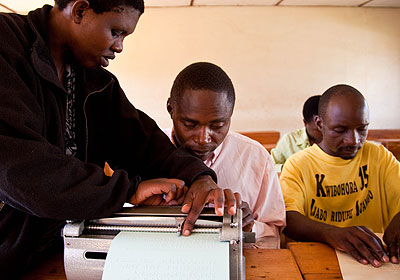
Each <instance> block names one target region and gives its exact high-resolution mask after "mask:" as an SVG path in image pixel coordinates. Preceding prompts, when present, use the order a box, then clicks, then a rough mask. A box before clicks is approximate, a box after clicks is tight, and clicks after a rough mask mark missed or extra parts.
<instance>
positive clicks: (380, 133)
mask: <svg viewBox="0 0 400 280" xmlns="http://www.w3.org/2000/svg"><path fill="white" fill-rule="evenodd" d="M367 139H368V140H371V141H375V142H379V143H381V144H382V145H383V146H385V147H386V148H387V149H388V150H389V151H391V152H392V153H393V155H394V156H395V157H396V158H397V159H398V160H400V129H370V130H368V136H367Z"/></svg>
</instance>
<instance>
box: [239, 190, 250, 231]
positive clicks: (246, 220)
mask: <svg viewBox="0 0 400 280" xmlns="http://www.w3.org/2000/svg"><path fill="white" fill-rule="evenodd" d="M236 194H237V193H235V195H236ZM240 208H241V209H242V227H243V231H246V232H250V231H251V229H252V228H253V225H254V217H253V212H252V211H251V210H250V207H249V204H248V203H247V202H244V201H242V204H241V205H240Z"/></svg>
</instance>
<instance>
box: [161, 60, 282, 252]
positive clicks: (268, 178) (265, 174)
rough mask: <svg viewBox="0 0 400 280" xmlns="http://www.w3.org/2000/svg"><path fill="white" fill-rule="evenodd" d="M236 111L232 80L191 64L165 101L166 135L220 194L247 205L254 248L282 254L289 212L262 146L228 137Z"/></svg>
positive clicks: (239, 137) (216, 70)
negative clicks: (211, 176)
mask: <svg viewBox="0 0 400 280" xmlns="http://www.w3.org/2000/svg"><path fill="white" fill-rule="evenodd" d="M234 105H235V90H234V87H233V84H232V81H231V79H230V78H229V77H228V75H227V74H226V73H225V72H224V71H223V70H222V69H221V68H220V67H219V66H217V65H215V64H212V63H208V62H197V63H193V64H191V65H189V66H187V67H186V68H185V69H183V70H182V71H181V72H180V73H179V74H178V76H177V77H176V79H175V81H174V83H173V86H172V89H171V95H170V97H169V98H168V101H167V110H168V112H169V114H170V115H171V119H172V122H173V128H172V129H170V130H165V132H166V133H167V135H168V136H170V139H171V141H172V142H173V143H174V144H175V145H176V146H177V147H184V148H185V149H186V150H188V151H189V152H190V153H191V154H192V155H194V156H196V157H198V158H199V159H201V160H202V161H203V162H204V163H205V164H206V165H207V166H209V167H210V168H211V169H213V170H214V171H215V172H216V174H217V177H218V185H219V186H220V187H221V188H230V189H231V190H232V191H234V192H238V193H240V195H241V197H242V199H243V201H246V202H247V203H248V204H247V203H244V205H242V207H243V208H244V212H245V216H246V218H245V219H244V221H243V224H244V225H246V227H245V230H247V231H249V230H252V231H254V232H255V233H256V238H257V243H256V245H255V246H257V247H264V248H279V246H280V233H281V230H282V228H283V227H284V226H285V209H284V202H283V197H282V191H281V188H280V185H279V180H278V177H277V173H276V171H275V169H274V165H273V162H272V159H271V156H270V155H269V153H268V151H267V150H266V149H265V148H264V147H263V146H262V145H261V144H260V143H258V142H256V141H254V140H252V139H250V138H248V137H245V136H243V135H241V134H238V133H235V132H232V131H229V127H230V124H231V117H232V113H233V108H234ZM253 223H254V225H253Z"/></svg>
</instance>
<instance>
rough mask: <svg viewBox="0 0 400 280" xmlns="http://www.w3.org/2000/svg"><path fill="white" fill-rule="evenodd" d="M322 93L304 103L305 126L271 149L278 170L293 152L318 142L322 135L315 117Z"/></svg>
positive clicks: (284, 136)
mask: <svg viewBox="0 0 400 280" xmlns="http://www.w3.org/2000/svg"><path fill="white" fill-rule="evenodd" d="M320 97H321V95H314V96H311V97H310V98H308V99H307V100H306V102H305V103H304V105H303V123H304V127H303V128H300V129H296V130H295V131H292V132H290V133H287V134H285V135H283V136H282V137H281V139H280V140H279V141H278V143H277V144H276V147H275V148H274V149H272V150H271V156H272V159H273V160H274V163H275V169H276V171H277V172H281V171H282V168H283V165H284V164H285V161H286V160H287V159H288V158H289V157H290V156H291V155H293V154H295V153H297V152H299V151H301V150H304V149H305V148H308V147H310V146H312V145H313V144H314V143H316V144H318V143H319V142H320V141H321V138H322V135H321V132H320V131H319V130H318V128H317V126H316V125H315V121H314V120H315V117H316V116H317V115H318V103H319V99H320Z"/></svg>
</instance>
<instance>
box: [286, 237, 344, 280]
mask: <svg viewBox="0 0 400 280" xmlns="http://www.w3.org/2000/svg"><path fill="white" fill-rule="evenodd" d="M287 247H288V248H289V250H290V251H291V252H292V254H293V256H294V258H295V259H296V262H297V265H298V266H299V269H300V272H301V274H302V275H303V278H304V280H338V279H339V280H340V279H342V280H343V277H342V274H341V272H340V268H339V262H338V260H337V257H336V253H335V250H334V249H332V248H331V247H329V246H328V245H325V244H322V243H317V242H289V243H288V244H287Z"/></svg>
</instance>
